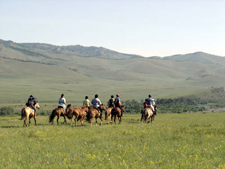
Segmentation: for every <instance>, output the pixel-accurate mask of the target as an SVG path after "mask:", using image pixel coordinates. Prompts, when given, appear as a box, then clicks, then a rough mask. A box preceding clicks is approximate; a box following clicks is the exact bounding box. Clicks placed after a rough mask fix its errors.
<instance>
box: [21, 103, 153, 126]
mask: <svg viewBox="0 0 225 169" xmlns="http://www.w3.org/2000/svg"><path fill="white" fill-rule="evenodd" d="M34 107H35V108H36V109H39V108H40V106H39V103H38V102H37V103H36V104H35V106H34ZM99 109H100V111H101V113H100V112H99V111H98V110H97V109H95V108H93V107H92V106H90V108H88V107H86V106H82V107H81V108H77V107H75V108H74V107H72V106H71V104H68V105H67V107H66V110H64V109H63V108H62V107H57V108H55V109H54V110H53V111H52V113H51V115H50V116H49V123H51V124H53V122H54V118H55V117H56V116H57V124H59V118H60V116H63V117H64V122H63V123H65V122H66V118H68V119H70V120H71V121H70V125H71V126H72V120H73V118H74V122H75V126H77V121H79V120H80V125H83V123H84V120H85V118H86V120H87V121H88V122H89V123H90V126H91V125H92V121H93V120H94V119H95V121H96V126H97V125H98V123H97V120H98V119H100V120H101V124H100V125H102V121H103V115H102V111H105V121H108V122H107V123H108V124H109V123H110V122H109V121H110V118H111V123H112V121H113V120H114V123H115V124H116V118H117V117H118V120H119V123H121V121H122V112H124V106H121V107H120V108H119V107H115V108H113V107H109V108H106V107H105V106H104V104H101V105H100V106H99ZM155 110H157V107H156V106H155ZM141 114H142V116H141V121H142V120H144V121H145V122H147V123H149V122H150V121H151V122H152V121H153V120H154V116H155V115H156V114H155V111H154V112H153V111H152V109H151V108H145V109H144V110H142V111H141ZM31 118H34V121H35V125H37V122H36V117H35V116H34V110H33V109H31V108H30V107H25V108H23V109H22V110H21V120H24V124H23V126H27V123H26V122H27V120H28V119H29V124H30V123H31ZM150 119H151V120H150Z"/></svg>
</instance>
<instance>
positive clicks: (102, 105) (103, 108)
mask: <svg viewBox="0 0 225 169" xmlns="http://www.w3.org/2000/svg"><path fill="white" fill-rule="evenodd" d="M99 107H100V109H101V110H105V111H106V108H105V106H104V104H103V103H102V104H101V105H100V106H99Z"/></svg>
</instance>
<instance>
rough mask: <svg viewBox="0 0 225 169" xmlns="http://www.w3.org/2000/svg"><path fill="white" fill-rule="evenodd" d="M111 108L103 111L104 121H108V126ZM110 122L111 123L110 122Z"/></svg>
mask: <svg viewBox="0 0 225 169" xmlns="http://www.w3.org/2000/svg"><path fill="white" fill-rule="evenodd" d="M112 109H113V107H109V108H107V109H106V111H105V120H107V121H108V124H109V119H110V117H111V111H112ZM111 122H112V121H111Z"/></svg>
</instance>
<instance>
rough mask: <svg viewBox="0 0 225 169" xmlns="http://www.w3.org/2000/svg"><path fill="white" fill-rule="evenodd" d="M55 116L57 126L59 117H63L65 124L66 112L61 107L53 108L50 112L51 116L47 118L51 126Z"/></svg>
mask: <svg viewBox="0 0 225 169" xmlns="http://www.w3.org/2000/svg"><path fill="white" fill-rule="evenodd" d="M55 116H57V124H58V125H59V117H60V116H63V117H64V122H63V123H66V111H65V110H64V109H63V108H62V107H58V108H55V109H54V110H52V114H51V115H50V116H49V123H52V124H53V121H54V118H55Z"/></svg>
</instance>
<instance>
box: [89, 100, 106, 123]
mask: <svg viewBox="0 0 225 169" xmlns="http://www.w3.org/2000/svg"><path fill="white" fill-rule="evenodd" d="M99 109H100V110H101V112H102V110H104V111H106V108H105V106H104V104H101V105H100V106H99ZM94 118H95V119H96V126H97V119H98V118H100V119H101V125H102V120H103V119H102V113H99V112H98V110H97V109H95V108H93V107H90V109H89V110H88V113H87V121H89V123H90V126H91V125H92V120H93V119H94Z"/></svg>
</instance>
